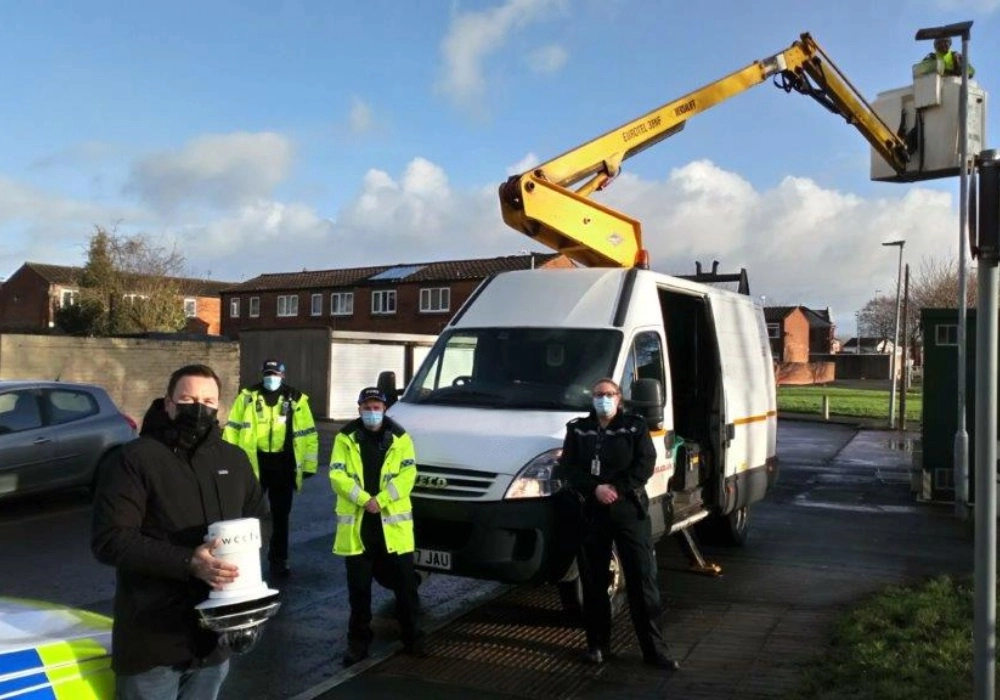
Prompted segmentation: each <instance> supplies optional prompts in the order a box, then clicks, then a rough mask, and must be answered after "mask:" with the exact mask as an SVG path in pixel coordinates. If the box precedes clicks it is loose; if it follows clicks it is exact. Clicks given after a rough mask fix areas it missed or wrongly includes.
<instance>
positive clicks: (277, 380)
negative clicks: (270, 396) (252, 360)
mask: <svg viewBox="0 0 1000 700" xmlns="http://www.w3.org/2000/svg"><path fill="white" fill-rule="evenodd" d="M263 383H264V389H265V391H277V390H278V387H280V386H281V377H279V376H278V375H276V374H269V375H267V376H266V377H264V382H263Z"/></svg>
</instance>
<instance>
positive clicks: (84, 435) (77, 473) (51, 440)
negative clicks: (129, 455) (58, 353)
mask: <svg viewBox="0 0 1000 700" xmlns="http://www.w3.org/2000/svg"><path fill="white" fill-rule="evenodd" d="M135 437H136V423H135V421H134V420H132V419H131V418H130V417H128V416H126V415H125V414H123V413H122V412H121V411H119V410H118V407H117V406H115V403H114V401H112V400H111V397H110V396H108V393H107V392H106V391H104V389H102V388H101V387H98V386H92V385H89V384H72V383H68V382H44V381H37V382H36V381H27V380H24V381H21V380H17V381H0V498H4V497H5V496H12V495H15V494H16V495H21V494H26V493H31V492H39V491H47V490H53V489H64V488H73V487H79V486H86V487H93V485H94V477H95V474H96V473H97V468H98V465H100V464H101V462H102V460H106V459H108V458H109V456H110V455H111V454H113V453H114V451H115V450H116V449H117V448H119V447H121V446H122V445H124V444H125V443H127V442H129V441H131V440H133V439H134V438H135Z"/></svg>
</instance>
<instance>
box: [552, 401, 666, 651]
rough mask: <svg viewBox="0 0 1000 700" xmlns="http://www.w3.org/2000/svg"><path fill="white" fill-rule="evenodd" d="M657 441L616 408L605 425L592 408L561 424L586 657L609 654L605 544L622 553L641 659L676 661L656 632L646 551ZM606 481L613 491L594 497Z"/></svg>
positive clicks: (655, 590)
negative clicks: (606, 497)
mask: <svg viewBox="0 0 1000 700" xmlns="http://www.w3.org/2000/svg"><path fill="white" fill-rule="evenodd" d="M655 463H656V448H655V447H654V446H653V440H652V438H650V436H649V428H648V427H647V426H646V422H645V420H643V419H642V418H641V417H639V416H636V415H632V414H628V413H623V412H622V411H619V412H618V413H617V414H616V415H615V416H614V418H612V420H611V422H610V423H609V424H608V426H607V427H606V428H602V427H601V425H600V423H599V421H598V419H597V415H596V414H595V413H594V412H591V413H590V415H589V416H586V417H584V418H577V419H575V420H572V421H570V422H569V423H568V424H567V425H566V438H565V441H564V443H563V452H562V458H561V460H560V472H561V474H562V476H563V478H564V479H566V481H567V482H568V483H569V487H570V488H571V489H572V490H574V491H575V492H576V493H578V494H579V496H580V499H581V501H582V520H583V522H582V525H581V531H582V532H581V537H582V540H581V543H580V551H579V559H578V561H579V563H580V575H581V578H582V583H583V612H584V624H585V627H586V631H587V646H588V647H589V649H590V651H591V654H592V659H593V660H595V661H600V655H597V656H596V658H595V657H594V656H593V654H594V652H595V651H600V652H601V654H604V655H606V654H607V653H608V647H609V645H610V643H611V601H610V600H609V598H608V584H609V583H610V581H609V565H610V563H611V545H612V543H614V545H615V547H616V548H617V550H618V556H619V558H620V559H621V563H622V568H623V573H624V574H625V587H626V591H627V594H628V604H629V613H630V614H631V616H632V624H633V626H634V627H635V632H636V636H637V637H638V639H639V647H640V649H641V650H642V655H643V660H644V661H645V662H646V663H650V664H653V665H657V666H662V667H666V668H676V663H675V662H673V661H672V660H671V659H670V657H669V648H668V646H667V643H666V641H665V640H664V638H663V634H662V632H661V631H660V624H661V618H662V616H663V610H662V605H661V602H660V591H659V587H658V586H657V580H656V563H655V559H654V556H653V535H652V525H651V523H650V518H649V514H648V507H649V498H648V496H647V495H646V490H645V488H644V487H645V485H646V482H647V481H648V480H649V478H650V477H651V476H652V475H653V467H654V465H655ZM600 484H610V485H612V486H614V487H615V490H616V491H617V492H618V500H617V501H615V502H614V503H612V504H611V505H604V504H602V503H600V502H599V501H598V500H597V498H596V497H595V496H594V490H595V489H596V488H597V487H598V486H599V485H600Z"/></svg>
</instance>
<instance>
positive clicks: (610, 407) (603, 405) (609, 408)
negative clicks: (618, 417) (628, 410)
mask: <svg viewBox="0 0 1000 700" xmlns="http://www.w3.org/2000/svg"><path fill="white" fill-rule="evenodd" d="M594 410H595V411H597V415H599V416H610V415H612V414H613V413H614V412H615V400H614V398H613V397H611V396H595V397H594Z"/></svg>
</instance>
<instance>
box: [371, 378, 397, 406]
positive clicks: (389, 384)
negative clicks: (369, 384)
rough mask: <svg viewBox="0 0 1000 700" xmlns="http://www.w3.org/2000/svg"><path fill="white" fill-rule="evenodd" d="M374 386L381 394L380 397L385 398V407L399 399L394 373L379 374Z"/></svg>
mask: <svg viewBox="0 0 1000 700" xmlns="http://www.w3.org/2000/svg"><path fill="white" fill-rule="evenodd" d="M376 386H377V387H378V390H379V391H381V392H382V395H383V396H385V403H386V406H391V405H393V404H394V403H396V401H397V399H399V389H397V388H396V373H395V372H389V371H385V372H379V373H378V381H377V382H376Z"/></svg>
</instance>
